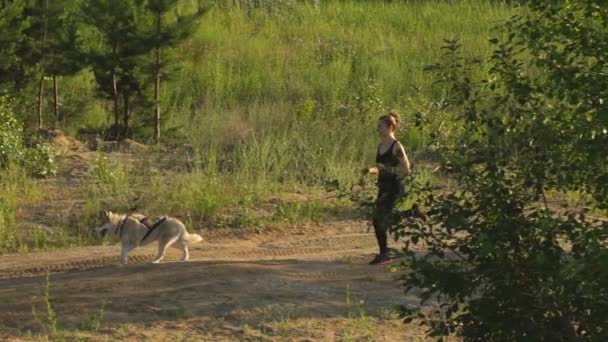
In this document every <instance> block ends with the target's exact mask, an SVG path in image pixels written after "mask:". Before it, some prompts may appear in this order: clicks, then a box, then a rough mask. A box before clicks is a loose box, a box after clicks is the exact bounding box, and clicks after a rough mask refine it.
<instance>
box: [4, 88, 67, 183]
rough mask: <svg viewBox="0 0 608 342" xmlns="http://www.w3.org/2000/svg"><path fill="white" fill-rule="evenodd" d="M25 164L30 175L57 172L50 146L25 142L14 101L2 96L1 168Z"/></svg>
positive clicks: (44, 174) (44, 175) (47, 174)
mask: <svg viewBox="0 0 608 342" xmlns="http://www.w3.org/2000/svg"><path fill="white" fill-rule="evenodd" d="M16 164H20V165H22V166H25V168H26V170H27V171H28V173H29V174H30V175H33V176H40V177H46V176H51V175H54V174H55V173H56V167H55V156H54V154H53V151H52V150H51V148H50V146H49V145H48V144H46V143H44V142H37V143H35V144H34V145H33V147H32V148H26V147H25V146H24V144H23V126H22V125H21V123H20V122H19V121H17V119H16V117H15V114H14V112H13V107H12V102H11V100H10V99H9V98H7V97H0V169H6V168H8V167H9V166H10V165H16Z"/></svg>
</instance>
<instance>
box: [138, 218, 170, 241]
mask: <svg viewBox="0 0 608 342" xmlns="http://www.w3.org/2000/svg"><path fill="white" fill-rule="evenodd" d="M146 218H147V217H144V218H143V219H142V220H141V221H139V222H140V223H141V224H143V225H144V226H146V228H148V231H147V232H146V235H144V238H143V239H141V241H140V243H142V242H144V240H145V239H146V238H147V237H148V236H150V234H151V233H152V231H153V230H154V229H156V228H158V226H160V225H161V224H163V222H165V221H167V217H166V216H163V217H161V218H160V220H158V221H156V223H154V224H153V225H152V227H150V226H148V225H147V224H146V223H144V222H143V221H144V220H145V219H146Z"/></svg>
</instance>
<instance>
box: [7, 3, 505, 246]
mask: <svg viewBox="0 0 608 342" xmlns="http://www.w3.org/2000/svg"><path fill="white" fill-rule="evenodd" d="M194 3H195V2H194V0H193V1H190V3H188V2H187V1H186V4H185V5H184V7H185V8H186V7H188V6H190V7H192V6H193V4H194ZM515 11H516V10H515V9H513V8H511V7H510V6H509V5H506V4H503V3H502V2H500V1H484V0H465V1H432V2H431V1H392V2H380V1H371V0H370V1H354V0H353V1H330V0H327V1H321V6H320V7H314V6H312V5H310V4H308V2H297V4H296V5H295V7H292V8H290V9H289V10H288V11H279V12H276V11H271V10H270V11H268V10H259V9H258V10H255V9H254V10H252V9H248V8H246V6H241V7H231V6H224V7H216V8H213V9H212V10H211V11H210V12H209V13H207V14H206V15H205V16H204V18H203V19H202V21H201V24H200V27H199V28H198V30H197V31H196V32H195V34H194V36H193V37H192V38H191V39H189V40H188V41H186V42H184V43H183V44H182V45H180V46H179V47H177V48H176V49H175V50H174V51H172V52H167V55H171V54H172V55H173V56H174V57H175V58H174V63H175V65H174V66H176V67H177V68H176V69H175V70H177V71H176V72H174V73H172V74H171V75H170V76H171V77H169V78H166V79H165V82H164V83H163V85H162V112H163V125H164V127H165V135H164V137H163V138H164V139H165V140H164V141H165V142H175V141H177V142H180V143H184V142H186V143H189V144H191V146H192V149H193V154H194V156H193V160H192V161H191V165H189V166H188V167H187V168H185V169H187V171H182V172H176V173H172V174H169V175H167V174H163V173H162V172H161V171H162V170H160V171H158V170H154V169H155V168H156V169H158V164H163V163H167V160H168V159H170V158H173V157H174V156H168V155H166V156H164V158H162V159H159V160H158V161H152V162H149V163H147V164H141V163H135V164H134V163H132V162H129V161H122V162H121V161H118V162H114V164H112V165H110V162H109V161H108V160H107V157H106V156H105V155H104V154H100V155H99V157H98V159H97V160H96V162H95V165H94V168H93V172H92V173H91V174H90V175H89V176H88V177H87V179H86V181H85V182H83V184H86V185H85V187H84V188H83V189H82V191H84V192H85V193H86V194H87V196H86V201H85V203H84V205H83V206H82V208H79V210H81V214H80V216H78V217H77V218H69V219H66V220H65V221H64V222H58V223H56V224H58V225H59V226H60V227H61V229H60V233H59V234H58V235H57V236H55V237H53V239H51V238H47V237H46V236H45V235H44V233H43V231H42V230H38V229H35V230H33V231H32V236H26V237H24V239H25V240H27V241H28V242H27V243H24V242H19V241H20V240H19V239H16V238H14V237H15V236H18V235H19V234H15V229H16V226H15V224H14V223H15V215H16V212H17V209H18V208H19V207H20V206H22V205H24V203H25V202H27V201H29V200H34V199H35V195H29V194H35V193H36V191H34V190H35V189H34V188H31V189H30V188H27V187H28V186H29V187H32V185H31V184H32V182H31V181H30V180H27V179H26V178H24V177H25V176H24V175H19V174H18V173H15V172H14V171H11V172H12V173H11V172H8V173H5V172H3V173H2V174H1V175H0V176H1V178H0V190H2V191H3V194H4V193H6V194H7V195H6V196H2V197H0V237H4V238H0V252H5V251H7V250H13V251H14V250H19V249H22V248H20V247H19V246H22V247H23V248H26V247H27V248H38V249H39V248H47V247H51V246H60V245H83V244H90V243H98V240H97V239H96V238H95V237H94V236H92V234H91V228H92V227H94V226H95V224H97V223H98V221H99V213H100V211H102V210H106V209H108V210H113V211H119V212H130V211H138V212H144V213H146V214H149V215H156V214H158V215H160V214H171V215H177V216H179V217H180V218H182V219H183V220H184V221H185V223H186V224H187V225H188V226H189V227H193V228H195V229H199V228H203V227H207V226H213V225H214V224H220V225H221V224H223V225H229V226H237V227H245V226H248V227H251V226H255V227H257V228H259V229H263V228H264V227H265V226H268V225H269V224H275V223H278V224H284V223H289V224H291V223H297V222H316V221H319V220H322V219H323V218H325V217H326V216H327V215H328V214H330V213H332V212H334V211H340V210H341V209H340V208H331V206H334V205H336V204H335V203H333V204H331V205H330V208H327V206H326V203H323V202H320V201H319V200H312V201H309V202H306V203H294V202H292V201H281V202H279V203H278V204H277V205H276V206H274V207H272V208H268V206H266V203H265V200H266V199H267V198H269V197H271V195H272V194H275V193H280V192H282V191H283V192H284V191H291V190H293V189H300V190H303V191H308V190H307V189H311V188H310V187H311V186H319V185H321V184H323V182H324V181H326V180H332V179H337V180H339V181H340V182H341V183H342V184H345V183H351V182H355V181H356V180H357V177H358V170H360V168H361V167H362V166H368V165H370V164H371V163H373V156H374V153H375V146H376V144H377V137H376V134H375V120H376V118H377V117H378V116H379V115H380V114H382V113H383V112H384V111H385V110H387V109H390V108H395V109H397V110H399V111H401V113H402V116H403V122H404V123H403V125H402V130H401V131H400V132H399V137H400V139H401V140H402V141H403V142H404V145H405V146H406V151H407V152H408V153H409V154H410V157H411V158H412V159H413V161H415V162H420V161H421V160H422V159H429V158H430V157H429V154H428V153H426V152H425V149H424V146H425V143H426V142H425V141H424V135H422V134H420V133H419V132H418V131H416V130H413V129H410V128H411V127H412V126H413V116H414V114H415V113H416V112H423V113H427V114H428V115H429V116H430V119H431V120H434V121H436V122H440V121H441V120H442V119H443V117H444V116H443V115H444V114H445V113H441V111H438V110H437V109H436V106H435V105H434V104H433V103H432V101H429V100H428V99H429V98H431V95H432V94H431V92H432V91H433V87H432V86H431V85H432V82H433V80H432V79H431V78H430V75H428V74H426V73H424V72H423V68H424V66H425V65H428V64H430V63H434V62H436V61H437V59H438V57H439V55H440V53H441V50H440V46H441V45H442V44H443V42H442V40H443V39H444V38H452V37H459V38H460V40H461V42H462V43H463V46H464V51H465V54H466V55H469V56H473V55H478V56H487V55H488V54H489V53H490V45H489V43H488V38H490V37H492V33H491V27H492V26H493V25H495V24H496V23H498V22H499V21H501V20H504V19H507V18H508V17H509V16H510V15H511V14H513V13H515ZM95 92H96V89H95V85H94V78H93V76H92V73H91V72H90V71H88V70H85V71H82V72H81V73H79V74H78V75H76V76H73V77H64V78H61V79H60V96H61V102H62V103H63V107H62V110H63V112H64V114H65V115H66V119H65V121H64V122H63V123H61V124H60V128H62V129H64V130H65V131H66V132H68V133H70V134H71V135H76V133H77V132H78V130H79V129H80V128H92V129H99V128H102V127H104V126H105V127H107V126H108V125H109V124H110V122H111V121H112V114H111V108H112V106H111V103H109V102H107V101H102V100H99V99H95V97H94V94H95ZM47 100H50V96H47ZM47 107H48V108H50V107H49V106H47ZM49 115H51V114H50V113H49ZM151 115H152V111H149V112H145V111H137V110H136V111H135V112H134V117H133V122H135V123H141V122H143V119H144V118H145V119H146V120H147V121H148V122H150V120H149V119H150V117H151ZM47 122H51V121H50V120H47ZM134 132H135V134H136V138H137V139H144V138H145V137H149V134H150V129H149V127H148V128H146V129H144V130H142V129H138V128H136V129H134ZM137 132H140V133H137ZM138 134H139V135H138ZM425 177H427V178H428V177H430V176H429V175H425ZM28 182H29V183H28ZM23 189H30V190H31V191H30V190H27V191H24V190H23ZM22 193H27V194H28V195H27V196H26V197H21V196H23V195H21V194H22ZM32 196H34V197H32ZM260 206H265V208H264V210H260ZM226 216H228V217H226Z"/></svg>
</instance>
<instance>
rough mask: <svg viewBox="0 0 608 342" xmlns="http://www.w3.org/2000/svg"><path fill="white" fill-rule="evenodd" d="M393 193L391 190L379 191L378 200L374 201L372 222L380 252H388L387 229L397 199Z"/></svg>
mask: <svg viewBox="0 0 608 342" xmlns="http://www.w3.org/2000/svg"><path fill="white" fill-rule="evenodd" d="M395 195H396V194H393V193H391V192H381V193H379V194H378V200H377V201H376V208H375V210H374V214H373V218H372V224H373V226H374V232H375V233H376V239H377V240H378V248H379V250H380V254H387V253H388V229H389V226H390V218H391V215H392V212H393V208H394V207H395V203H396V199H397V197H396V196H395Z"/></svg>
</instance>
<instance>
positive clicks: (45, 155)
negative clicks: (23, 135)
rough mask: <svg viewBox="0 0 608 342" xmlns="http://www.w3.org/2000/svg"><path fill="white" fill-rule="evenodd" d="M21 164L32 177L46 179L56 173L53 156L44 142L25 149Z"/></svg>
mask: <svg viewBox="0 0 608 342" xmlns="http://www.w3.org/2000/svg"><path fill="white" fill-rule="evenodd" d="M23 163H24V165H25V167H26V170H27V171H28V173H29V174H30V175H32V176H36V177H48V176H53V175H55V174H56V173H57V167H56V165H55V154H54V153H53V150H52V149H51V147H50V146H49V144H47V143H44V142H38V143H36V144H35V145H34V146H33V147H31V148H28V149H26V150H25V158H24V159H23Z"/></svg>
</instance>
